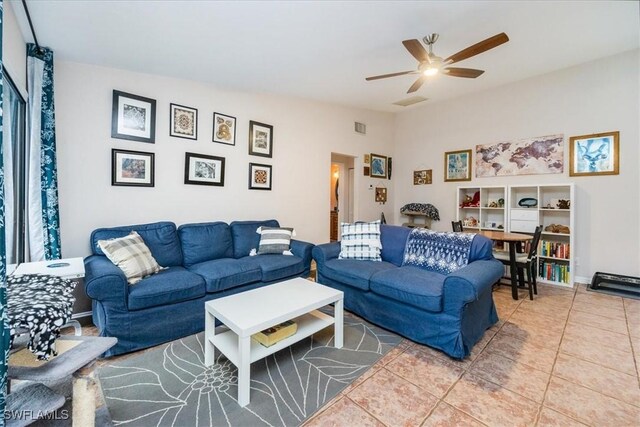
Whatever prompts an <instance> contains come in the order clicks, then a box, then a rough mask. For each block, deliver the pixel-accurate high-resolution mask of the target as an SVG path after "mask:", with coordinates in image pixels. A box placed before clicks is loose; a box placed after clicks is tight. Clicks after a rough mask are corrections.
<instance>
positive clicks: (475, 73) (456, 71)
mask: <svg viewBox="0 0 640 427" xmlns="http://www.w3.org/2000/svg"><path fill="white" fill-rule="evenodd" d="M444 72H445V74H447V75H448V76H453V77H466V78H468V79H475V78H476V77H479V76H481V75H482V73H484V70H475V69H473V68H456V67H448V68H445V69H444Z"/></svg>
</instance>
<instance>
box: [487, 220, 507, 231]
mask: <svg viewBox="0 0 640 427" xmlns="http://www.w3.org/2000/svg"><path fill="white" fill-rule="evenodd" d="M484 228H494V229H495V228H497V229H500V230H503V229H504V224H502V223H501V222H492V221H485V222H484Z"/></svg>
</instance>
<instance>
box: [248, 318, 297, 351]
mask: <svg viewBox="0 0 640 427" xmlns="http://www.w3.org/2000/svg"><path fill="white" fill-rule="evenodd" d="M297 330H298V324H297V323H296V322H294V321H293V320H287V321H286V322H282V323H280V324H278V325H275V326H272V327H270V328H267V329H265V330H264V331H260V332H258V333H256V334H253V335H252V338H253V339H254V340H256V341H258V342H259V343H260V344H262V345H263V346H265V347H271V346H272V345H274V344H275V343H277V342H278V341H282V340H283V339H285V338H289V337H290V336H291V335H293V334H295V333H296V331H297Z"/></svg>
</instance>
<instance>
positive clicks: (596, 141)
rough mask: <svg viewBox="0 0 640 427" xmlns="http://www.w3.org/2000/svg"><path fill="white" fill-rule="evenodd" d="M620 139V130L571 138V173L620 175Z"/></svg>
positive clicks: (580, 174)
mask: <svg viewBox="0 0 640 427" xmlns="http://www.w3.org/2000/svg"><path fill="white" fill-rule="evenodd" d="M619 141H620V132H618V131H615V132H605V133H594V134H592V135H581V136H572V137H571V138H569V156H570V157H571V159H570V160H569V175H570V176H593V175H618V174H619V173H620V169H619V162H618V160H619V158H620V152H619V145H620V144H619Z"/></svg>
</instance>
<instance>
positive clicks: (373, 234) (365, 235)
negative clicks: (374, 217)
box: [338, 221, 382, 261]
mask: <svg viewBox="0 0 640 427" xmlns="http://www.w3.org/2000/svg"><path fill="white" fill-rule="evenodd" d="M340 231H341V240H340V255H338V259H357V260H366V261H382V257H381V256H380V250H381V249H382V243H380V221H374V222H357V223H355V224H348V223H345V222H343V223H342V224H340Z"/></svg>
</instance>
